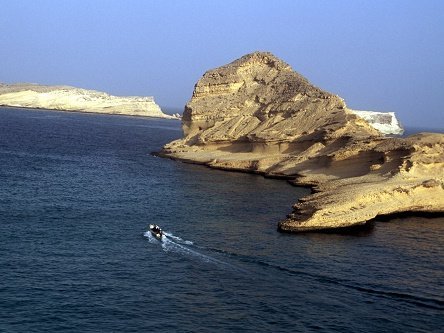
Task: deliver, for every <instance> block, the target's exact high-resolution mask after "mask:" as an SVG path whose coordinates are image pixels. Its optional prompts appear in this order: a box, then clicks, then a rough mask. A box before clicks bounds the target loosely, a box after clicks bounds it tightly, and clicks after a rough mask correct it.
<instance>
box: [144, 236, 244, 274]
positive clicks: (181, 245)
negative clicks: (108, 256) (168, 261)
mask: <svg viewBox="0 0 444 333" xmlns="http://www.w3.org/2000/svg"><path fill="white" fill-rule="evenodd" d="M143 235H144V236H145V237H146V238H148V241H149V242H150V243H154V244H155V243H157V244H160V245H161V246H162V249H163V250H164V251H165V252H174V253H178V254H181V255H186V256H189V257H193V258H195V259H198V260H200V261H203V262H206V263H210V264H215V265H217V266H223V267H225V268H230V269H233V270H236V271H244V270H243V269H241V268H238V267H236V266H233V265H231V264H229V263H227V262H225V261H222V260H219V259H216V258H214V257H212V256H209V255H206V254H203V253H200V252H198V251H196V250H193V249H191V248H190V247H188V246H185V245H194V243H193V242H192V241H189V240H184V239H182V238H180V237H178V236H175V235H173V234H171V233H168V232H164V233H163V237H162V241H159V240H157V239H156V238H155V237H154V236H153V235H152V233H151V232H150V231H146V232H145V233H144V234H143Z"/></svg>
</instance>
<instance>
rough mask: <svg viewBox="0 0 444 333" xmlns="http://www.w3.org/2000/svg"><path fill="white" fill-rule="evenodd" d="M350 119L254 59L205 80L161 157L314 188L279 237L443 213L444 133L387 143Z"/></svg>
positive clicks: (276, 67) (316, 92)
mask: <svg viewBox="0 0 444 333" xmlns="http://www.w3.org/2000/svg"><path fill="white" fill-rule="evenodd" d="M357 113H359V112H354V111H352V110H350V109H348V108H347V106H346V105H345V102H344V100H343V99H341V98H340V97H338V96H336V95H333V94H331V93H328V92H325V91H322V90H321V89H319V88H317V87H315V86H313V85H312V84H310V83H309V82H308V81H307V80H306V79H305V78H304V77H302V76H301V75H299V74H297V73H296V72H294V71H293V70H292V69H291V67H290V66H289V65H288V64H286V63H285V62H283V61H281V60H280V59H278V58H276V57H275V56H273V55H272V54H270V53H263V52H256V53H252V54H248V55H246V56H244V57H242V58H240V59H238V60H236V61H234V62H232V63H230V64H228V65H225V66H222V67H219V68H216V69H214V70H210V71H208V72H206V73H205V74H204V76H203V77H202V78H201V79H200V80H199V82H198V83H197V84H196V86H195V89H194V92H193V96H192V98H191V100H190V101H189V102H188V104H187V105H186V107H185V112H184V114H183V120H182V122H183V131H184V138H183V139H180V140H176V141H173V142H171V143H169V144H167V145H166V146H165V147H164V148H163V150H162V152H161V153H160V155H162V156H166V157H171V158H175V159H181V160H186V161H191V162H194V163H202V164H206V165H208V166H210V167H214V168H221V169H228V170H239V171H248V172H255V173H261V174H264V175H268V176H274V177H285V178H287V179H290V181H292V182H293V183H295V184H298V185H308V186H312V187H313V188H314V191H315V192H316V193H314V194H312V195H309V196H308V197H305V198H302V199H301V200H300V201H299V202H298V203H297V204H296V205H295V206H294V212H293V213H292V214H290V215H289V216H288V218H287V219H286V220H284V221H282V222H280V223H279V228H280V229H281V230H283V231H292V232H299V231H312V230H326V229H332V228H342V227H350V226H355V225H359V224H364V223H366V222H367V221H368V220H370V219H372V218H374V217H375V216H378V215H382V214H390V213H398V212H444V190H443V188H444V185H443V184H444V160H443V158H444V157H443V156H444V154H443V146H444V141H443V140H444V135H442V134H427V133H423V134H419V135H416V136H412V137H410V138H405V139H403V138H389V137H386V136H384V134H383V133H382V132H381V131H379V130H377V128H378V127H377V126H374V124H373V126H372V124H370V123H369V122H368V121H366V120H365V118H366V115H365V114H364V115H363V114H361V115H360V116H358V115H357ZM367 115H368V114H367ZM381 117H382V116H381ZM386 119H390V120H392V119H393V117H392V116H390V117H389V118H386ZM376 122H377V121H376ZM390 125H392V124H390ZM392 127H393V126H392Z"/></svg>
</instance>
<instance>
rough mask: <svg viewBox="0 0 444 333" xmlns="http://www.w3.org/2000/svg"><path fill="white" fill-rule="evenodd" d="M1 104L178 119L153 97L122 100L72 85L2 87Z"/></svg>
mask: <svg viewBox="0 0 444 333" xmlns="http://www.w3.org/2000/svg"><path fill="white" fill-rule="evenodd" d="M0 105H1V106H15V107H26V108H39V109H48V110H64V111H81V112H94V113H106V114H120V115H129V116H144V117H156V118H170V119H178V118H177V117H176V116H170V115H166V114H164V113H163V112H162V110H161V109H160V107H159V105H157V104H156V103H155V102H154V98H153V97H139V96H126V97H120V96H113V95H109V94H107V93H104V92H99V91H95V90H86V89H80V88H74V87H69V86H43V85H37V84H29V83H25V84H12V85H8V84H0Z"/></svg>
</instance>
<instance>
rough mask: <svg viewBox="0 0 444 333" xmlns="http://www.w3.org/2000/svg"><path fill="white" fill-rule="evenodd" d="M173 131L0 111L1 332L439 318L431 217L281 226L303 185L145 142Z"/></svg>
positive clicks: (354, 325) (438, 233)
mask: <svg viewBox="0 0 444 333" xmlns="http://www.w3.org/2000/svg"><path fill="white" fill-rule="evenodd" d="M180 136H181V132H180V129H179V123H178V122H174V121H168V120H149V119H143V118H128V117H121V116H104V115H91V114H80V113H61V112H49V111H31V110H15V109H0V227H1V230H0V231H1V232H0V331H2V332H151V331H152V332H439V331H441V330H442V326H443V325H444V289H443V288H444V260H443V255H444V244H443V239H444V238H443V237H444V223H443V222H444V219H443V218H433V219H431V218H429V219H427V218H404V219H396V220H392V221H390V222H378V223H375V225H374V227H373V229H371V230H367V231H366V232H363V233H360V234H354V235H339V234H304V235H289V234H281V233H278V232H277V231H276V223H277V221H279V220H280V219H282V218H284V217H285V214H287V213H289V212H290V210H291V205H292V203H294V202H296V200H297V198H298V197H300V196H301V195H303V194H306V193H307V191H306V190H304V189H298V188H296V187H291V186H289V185H288V184H287V183H285V182H283V181H277V180H270V179H264V178H262V177H260V176H254V175H248V174H241V173H229V172H222V171H216V170H210V169H208V168H205V167H201V166H194V165H189V164H183V163H179V162H175V161H171V160H168V159H161V158H157V157H153V156H151V155H150V154H149V153H150V152H151V151H156V150H159V148H160V147H161V146H162V145H163V144H164V143H166V142H168V141H170V140H172V139H174V138H178V137H180ZM153 222H154V223H157V224H159V225H160V226H162V227H163V228H164V230H166V231H167V232H168V234H169V235H170V236H169V238H168V239H167V240H166V241H165V242H164V243H160V242H158V241H156V240H154V239H152V238H151V237H150V236H149V235H148V234H146V233H145V232H146V229H147V225H148V224H149V223H153Z"/></svg>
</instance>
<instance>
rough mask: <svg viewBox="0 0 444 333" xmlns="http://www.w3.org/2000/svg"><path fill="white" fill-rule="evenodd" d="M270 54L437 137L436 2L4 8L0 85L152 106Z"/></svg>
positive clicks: (443, 19) (26, 4) (186, 1)
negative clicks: (140, 99)
mask: <svg viewBox="0 0 444 333" xmlns="http://www.w3.org/2000/svg"><path fill="white" fill-rule="evenodd" d="M254 51H269V52H272V53H273V54H274V55H276V56H277V57H279V58H281V59H282V60H284V61H285V62H287V63H288V64H290V65H291V66H292V68H293V69H294V70H295V71H297V72H298V73H300V74H302V75H303V76H305V77H306V78H307V79H308V80H309V81H310V82H312V83H313V84H314V85H316V86H318V87H320V88H322V89H324V90H327V91H329V92H331V93H334V94H337V95H339V96H341V97H342V98H344V99H345V102H346V103H347V105H348V106H349V107H350V108H353V109H358V110H372V111H387V112H389V111H390V112H395V113H396V114H397V116H398V118H399V119H400V121H401V123H402V124H404V125H405V126H410V127H424V128H435V129H444V110H443V106H442V102H441V98H443V97H444V1H442V0H415V1H413V0H367V1H361V0H330V1H327V0H306V1H299V0H288V1H287V0H274V1H271V0H266V1H263V0H220V1H219V0H181V1H180V0H157V1H154V0H119V1H118V0H89V1H87V0H62V1H58V0H38V1H36V0H0V82H2V83H17V82H33V83H39V84H48V85H56V84H65V85H72V86H76V87H81V88H87V89H95V90H100V91H105V92H108V93H110V94H115V95H140V96H154V98H155V100H156V102H157V103H158V104H160V105H161V107H163V108H165V109H166V108H168V109H172V108H177V109H183V107H184V105H185V104H186V103H187V102H188V100H189V99H190V98H191V95H192V91H193V88H194V84H195V83H196V82H197V81H198V80H199V78H200V77H201V76H202V75H203V74H204V73H205V72H206V71H207V70H210V69H213V68H215V67H219V66H222V65H224V64H227V63H229V62H231V61H233V60H235V59H237V58H240V57H241V56H243V55H245V54H247V53H251V52H254Z"/></svg>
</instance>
